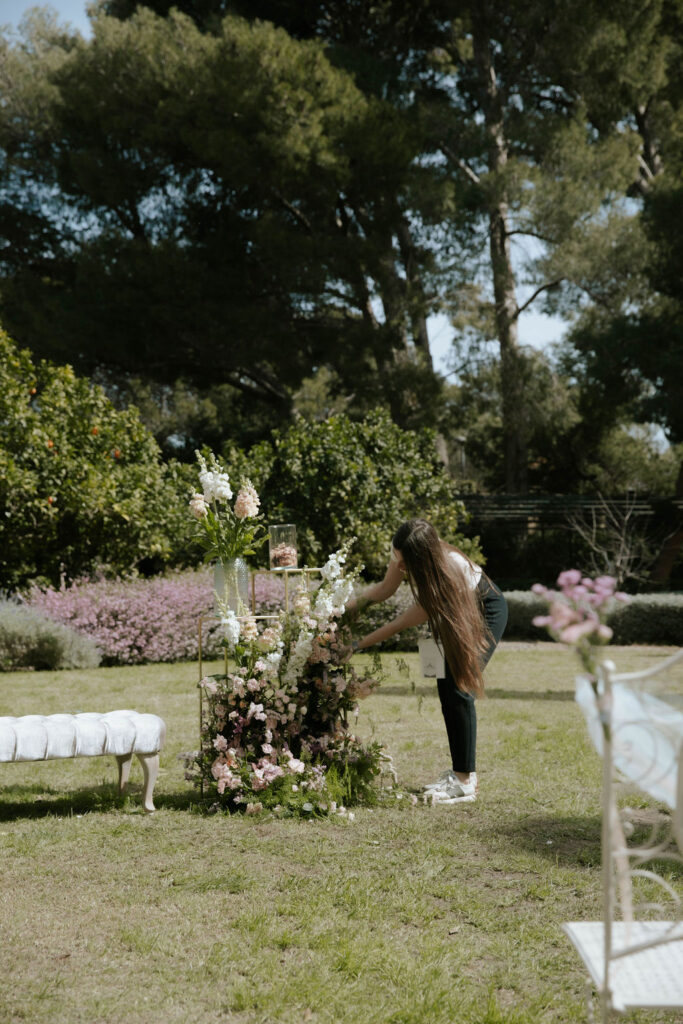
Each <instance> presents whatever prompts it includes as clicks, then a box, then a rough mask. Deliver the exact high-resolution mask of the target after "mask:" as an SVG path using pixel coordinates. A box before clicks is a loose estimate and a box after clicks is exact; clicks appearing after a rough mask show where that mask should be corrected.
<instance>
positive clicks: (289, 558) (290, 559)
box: [268, 523, 299, 569]
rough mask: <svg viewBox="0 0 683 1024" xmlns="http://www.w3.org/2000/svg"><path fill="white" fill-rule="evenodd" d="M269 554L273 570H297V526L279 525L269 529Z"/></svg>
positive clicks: (290, 524)
mask: <svg viewBox="0 0 683 1024" xmlns="http://www.w3.org/2000/svg"><path fill="white" fill-rule="evenodd" d="M268 554H269V564H270V568H271V569H296V568H297V566H298V564H299V551H298V549H297V546H296V526H294V524H293V523H279V524H277V525H275V526H269V527H268Z"/></svg>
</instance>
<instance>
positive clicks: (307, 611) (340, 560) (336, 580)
mask: <svg viewBox="0 0 683 1024" xmlns="http://www.w3.org/2000/svg"><path fill="white" fill-rule="evenodd" d="M345 561H346V555H345V554H344V551H343V549H342V550H341V551H336V552H335V553H334V554H333V555H330V557H329V558H328V560H327V562H326V563H325V565H324V566H323V568H322V569H321V575H322V577H323V583H322V585H321V586H320V588H319V590H318V591H317V593H316V595H315V601H314V603H313V606H312V607H311V604H310V599H309V597H308V595H307V594H305V593H303V592H302V591H300V592H299V593H298V594H297V597H296V599H295V602H294V610H295V612H296V614H297V615H298V616H299V618H300V629H299V635H298V637H297V638H296V640H295V641H294V643H293V645H292V647H291V649H290V654H289V660H288V662H287V668H286V670H285V673H284V675H283V682H284V683H285V685H289V686H291V685H293V684H294V683H295V682H296V680H297V679H298V678H299V677H300V676H301V675H302V673H303V670H304V667H305V665H306V662H307V661H308V659H309V657H310V654H311V651H312V650H313V642H314V640H315V637H316V636H317V635H318V634H320V633H324V632H325V631H326V630H327V629H328V627H329V625H330V622H331V621H332V620H333V619H335V618H337V617H338V616H341V615H343V613H344V610H345V608H346V604H347V601H348V600H349V598H350V597H351V595H352V594H353V577H352V576H350V577H348V578H345V577H344V576H342V573H343V571H344V569H343V565H344V562H345Z"/></svg>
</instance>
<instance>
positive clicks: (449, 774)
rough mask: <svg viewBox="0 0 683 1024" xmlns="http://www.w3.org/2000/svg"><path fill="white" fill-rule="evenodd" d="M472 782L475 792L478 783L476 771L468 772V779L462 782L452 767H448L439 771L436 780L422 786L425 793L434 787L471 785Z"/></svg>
mask: <svg viewBox="0 0 683 1024" xmlns="http://www.w3.org/2000/svg"><path fill="white" fill-rule="evenodd" d="M472 784H473V785H474V792H475V794H476V792H477V790H478V788H479V785H478V782H477V773H476V772H470V781H469V782H464V783H463V782H461V781H460V779H459V778H458V776H457V775H456V774H455V772H454V771H453V769H452V768H449V769H448V770H447V771H445V772H441V775H439V777H438V779H437V780H436V782H429V783H428V784H427V785H426V786H423V787H422V788H423V790H424V791H425V793H429V792H432V791H433V790H435V789H444V788H445V787H447V786H450V785H455V786H469V785H472Z"/></svg>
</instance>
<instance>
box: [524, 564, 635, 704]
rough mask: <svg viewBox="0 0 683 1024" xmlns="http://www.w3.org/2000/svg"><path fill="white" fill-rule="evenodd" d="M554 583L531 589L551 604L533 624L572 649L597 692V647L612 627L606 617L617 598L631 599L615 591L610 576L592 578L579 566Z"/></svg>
mask: <svg viewBox="0 0 683 1024" xmlns="http://www.w3.org/2000/svg"><path fill="white" fill-rule="evenodd" d="M557 586H558V587H559V588H560V589H559V591H557V590H550V589H548V588H547V587H544V586H543V585H542V584H540V583H535V584H534V585H533V587H532V588H531V589H532V591H533V592H534V594H538V595H539V596H540V597H543V598H545V599H546V601H548V603H549V605H550V608H549V614H548V615H537V616H536V617H535V618H534V620H533V623H534V625H535V626H545V628H546V629H547V630H548V632H549V633H550V635H551V636H552V637H553V638H554V639H555V640H559V641H560V643H563V644H568V645H569V646H571V647H573V648H574V650H575V651H576V653H577V655H578V657H579V660H580V662H581V664H582V666H583V668H584V670H585V673H586V676H587V678H588V679H589V680H590V682H591V684H592V686H593V688H594V690H595V691H596V693H597V687H598V666H599V663H600V661H601V657H600V653H599V652H600V648H601V647H603V646H604V645H605V644H606V643H608V642H609V641H610V640H611V639H612V630H611V629H610V627H609V626H608V625H607V624H606V622H605V619H606V617H607V614H608V612H609V611H610V610H611V609H612V607H613V606H614V603H615V602H616V601H620V602H625V603H627V602H628V601H630V598H629V596H628V594H624V593H621V592H620V591H617V589H616V588H617V581H616V580H615V579H614V577H613V576H598V577H596V579H591V578H590V577H588V576H584V575H583V574H582V573H581V572H579V570H578V569H567V570H565V572H561V573H560V575H559V576H558V577H557Z"/></svg>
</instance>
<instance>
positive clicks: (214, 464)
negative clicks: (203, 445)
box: [195, 452, 232, 502]
mask: <svg viewBox="0 0 683 1024" xmlns="http://www.w3.org/2000/svg"><path fill="white" fill-rule="evenodd" d="M195 454H196V456H197V462H198V463H199V466H200V469H199V482H200V484H201V485H202V490H203V492H204V500H205V501H207V502H212V501H230V499H231V498H232V489H231V487H230V477H229V476H228V474H227V473H224V472H223V470H222V469H221V467H220V465H219V464H218V461H217V460H216V456H215V455H213V454H212V455H210V456H209V458H210V461H211V466H210V467H209V466H207V464H206V459H205V458H204V456H203V455H202V454H201V453H200V452H195Z"/></svg>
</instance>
